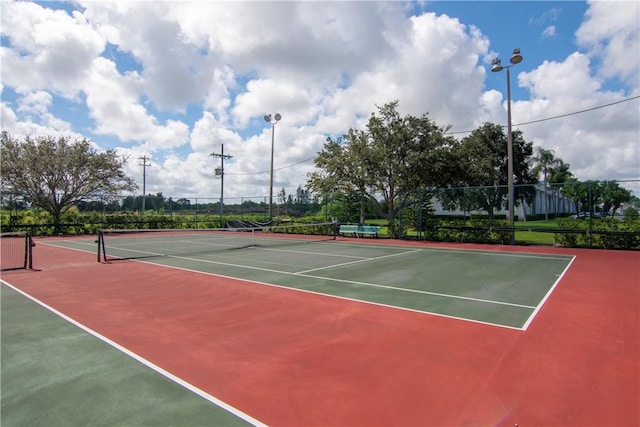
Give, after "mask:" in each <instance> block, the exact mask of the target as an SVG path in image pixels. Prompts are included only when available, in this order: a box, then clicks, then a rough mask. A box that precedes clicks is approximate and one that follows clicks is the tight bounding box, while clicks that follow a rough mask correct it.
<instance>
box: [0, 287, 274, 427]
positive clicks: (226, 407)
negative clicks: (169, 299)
mask: <svg viewBox="0 0 640 427" xmlns="http://www.w3.org/2000/svg"><path fill="white" fill-rule="evenodd" d="M0 281H1V282H2V283H3V284H5V285H7V286H8V287H10V288H11V289H13V290H14V291H16V292H18V293H20V294H22V295H23V296H25V297H27V298H29V299H30V300H31V301H33V302H35V303H36V304H39V305H40V306H42V307H44V308H45V309H47V310H49V311H50V312H52V313H54V314H56V315H58V316H59V317H61V318H63V319H64V320H66V321H67V322H69V323H72V324H73V325H75V326H77V327H78V328H80V329H82V330H83V331H85V332H87V333H89V334H91V335H93V336H94V337H96V338H98V339H100V340H101V341H103V342H105V343H107V344H108V345H110V346H112V347H113V348H115V349H116V350H119V351H121V352H122V353H124V354H126V355H127V356H129V357H131V358H133V359H135V360H137V361H138V362H140V363H142V364H143V365H145V366H147V367H148V368H151V369H152V370H154V371H156V372H157V373H158V374H160V375H162V376H164V377H166V378H168V379H169V380H171V381H173V382H175V383H177V384H178V385H180V386H182V387H184V388H186V389H187V390H189V391H191V392H192V393H195V394H197V395H198V396H200V397H202V398H204V399H206V400H208V401H209V402H211V403H213V404H214V405H216V406H219V407H220V408H222V409H224V410H225V411H227V412H231V413H232V414H233V415H235V416H237V417H238V418H241V419H243V420H244V421H246V422H248V423H250V424H252V425H254V426H265V427H266V425H267V424H264V423H262V422H260V421H258V420H257V419H255V418H253V417H252V416H250V415H248V414H245V413H244V412H242V411H241V410H239V409H237V408H235V407H233V406H231V405H229V404H228V403H225V402H223V401H222V400H220V399H218V398H216V397H214V396H212V395H210V394H209V393H207V392H206V391H204V390H202V389H200V388H198V387H196V386H194V385H193V384H191V383H188V382H186V381H185V380H183V379H182V378H180V377H177V376H175V375H173V374H172V373H171V372H169V371H167V370H165V369H162V368H161V367H160V366H158V365H156V364H155V363H153V362H151V361H149V360H147V359H145V358H144V357H142V356H140V355H138V354H136V353H134V352H132V351H131V350H129V349H127V348H126V347H123V346H121V345H120V344H118V343H117V342H115V341H112V340H110V339H109V338H107V337H105V336H104V335H102V334H100V333H98V332H96V331H94V330H93V329H91V328H88V327H87V326H85V325H83V324H82V323H80V322H77V321H76V320H74V319H72V318H71V317H69V316H67V315H66V314H64V313H62V312H60V311H58V310H56V309H55V308H53V307H51V306H50V305H47V304H46V303H44V302H42V301H40V300H39V299H37V298H35V297H33V296H31V295H29V294H27V293H25V292H23V291H22V290H20V289H18V288H16V287H15V286H13V285H11V284H9V283H7V282H5V281H4V280H1V279H0Z"/></svg>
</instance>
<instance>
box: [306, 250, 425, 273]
mask: <svg viewBox="0 0 640 427" xmlns="http://www.w3.org/2000/svg"><path fill="white" fill-rule="evenodd" d="M416 252H420V249H416V250H415V251H407V252H401V253H399V254H391V255H382V256H378V257H373V258H364V257H362V259H360V260H357V261H349V262H344V263H342V264H334V265H329V266H326V267H318V268H312V269H310V270H302V271H298V272H297V273H296V274H306V273H310V272H312V271H319V270H331V269H333V268H338V267H344V266H345V265H353V264H362V263H364V262H369V261H378V260H381V259H385V258H393V257H397V256H402V255H409V254H413V253H416Z"/></svg>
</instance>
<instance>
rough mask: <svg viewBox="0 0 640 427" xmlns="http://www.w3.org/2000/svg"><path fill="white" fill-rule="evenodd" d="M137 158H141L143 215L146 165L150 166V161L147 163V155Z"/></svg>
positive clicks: (145, 192)
mask: <svg viewBox="0 0 640 427" xmlns="http://www.w3.org/2000/svg"><path fill="white" fill-rule="evenodd" d="M138 160H142V164H140V165H138V166H142V215H144V205H145V203H144V202H145V200H146V198H147V166H149V167H151V163H147V160H149V158H148V157H147V156H142V157H138Z"/></svg>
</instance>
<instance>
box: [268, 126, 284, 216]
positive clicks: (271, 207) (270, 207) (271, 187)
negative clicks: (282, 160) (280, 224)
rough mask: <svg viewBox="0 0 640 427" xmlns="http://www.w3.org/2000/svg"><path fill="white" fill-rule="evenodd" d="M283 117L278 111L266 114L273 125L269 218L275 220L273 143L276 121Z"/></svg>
mask: <svg viewBox="0 0 640 427" xmlns="http://www.w3.org/2000/svg"><path fill="white" fill-rule="evenodd" d="M280 119H282V116H281V115H280V114H279V113H276V114H275V115H274V116H273V117H271V114H267V115H265V116H264V121H265V122H267V123H269V124H270V125H271V179H270V180H269V220H270V221H271V220H273V143H274V138H275V132H276V131H275V129H276V123H278V122H279V121H280Z"/></svg>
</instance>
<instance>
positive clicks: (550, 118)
mask: <svg viewBox="0 0 640 427" xmlns="http://www.w3.org/2000/svg"><path fill="white" fill-rule="evenodd" d="M638 98H640V96H632V97H631V98H626V99H623V100H621V101H616V102H611V103H609V104H604V105H599V106H597V107H593V108H587V109H586V110H580V111H575V112H573V113H567V114H561V115H559V116H552V117H546V118H544V119H538V120H532V121H530V122H523V123H514V124H513V126H524V125H530V124H532V123H540V122H546V121H548V120H555V119H560V118H562V117H568V116H575V115H576V114H582V113H586V112H589V111H593V110H599V109H600V108H605V107H610V106H612V105H616V104H621V103H623V102H628V101H633V100H634V99H638ZM502 127H505V126H502ZM471 132H473V131H472V130H461V131H456V132H445V133H447V134H449V135H455V134H459V133H471Z"/></svg>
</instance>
